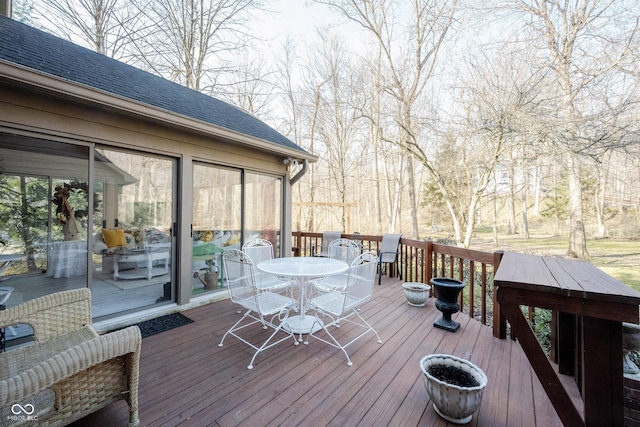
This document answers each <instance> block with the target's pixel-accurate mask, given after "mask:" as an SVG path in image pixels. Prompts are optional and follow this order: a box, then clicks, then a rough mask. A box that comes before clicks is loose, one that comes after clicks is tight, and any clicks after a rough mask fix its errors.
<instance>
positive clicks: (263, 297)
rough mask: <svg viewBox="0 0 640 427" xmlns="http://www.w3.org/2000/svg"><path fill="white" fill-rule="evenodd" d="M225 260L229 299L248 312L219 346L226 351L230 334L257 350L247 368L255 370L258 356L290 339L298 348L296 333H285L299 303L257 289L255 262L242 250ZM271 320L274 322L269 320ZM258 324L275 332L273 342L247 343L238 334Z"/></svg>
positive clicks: (226, 253)
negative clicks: (254, 364) (291, 313)
mask: <svg viewBox="0 0 640 427" xmlns="http://www.w3.org/2000/svg"><path fill="white" fill-rule="evenodd" d="M222 259H223V262H224V265H225V271H226V272H227V276H226V280H227V287H228V290H229V297H230V298H231V301H233V302H235V303H236V304H239V305H240V306H242V307H244V308H245V309H246V310H247V311H246V312H245V313H244V315H243V316H242V318H240V320H238V321H237V322H236V323H235V324H234V325H233V326H232V327H231V328H230V329H229V330H228V331H227V332H226V333H225V334H224V336H223V337H222V339H221V340H220V343H219V344H218V346H219V347H222V346H223V345H224V340H225V338H226V337H227V335H229V334H230V335H233V336H234V337H236V338H238V339H239V340H240V341H242V342H243V343H245V344H247V345H248V346H250V347H251V348H253V349H254V350H256V352H255V353H254V355H253V357H252V358H251V362H250V363H249V365H248V366H247V369H253V362H254V361H255V359H256V356H258V353H260V352H262V351H265V350H267V349H269V348H271V347H273V346H274V345H277V344H279V343H281V342H283V341H285V340H287V339H289V338H291V339H292V340H293V344H294V345H298V340H296V338H295V337H294V335H293V333H291V332H288V331H286V330H285V329H283V326H284V325H285V324H286V322H287V319H288V318H289V310H290V309H291V308H293V307H294V306H295V305H296V301H295V300H294V299H292V298H289V297H287V296H285V295H282V294H278V293H275V292H271V291H269V290H262V291H261V290H259V289H258V288H257V287H256V281H255V279H256V277H255V271H254V266H253V263H252V262H251V258H249V256H248V255H247V254H245V253H244V252H242V251H241V250H238V249H232V250H230V251H227V252H225V254H224V256H223V258H222ZM269 316H270V317H271V319H270V320H267V319H268V318H269ZM247 322H248V323H247ZM258 323H259V324H262V327H263V329H268V328H271V329H273V332H272V333H271V335H269V338H267V340H266V341H264V342H263V343H262V344H261V345H259V346H258V345H255V344H253V343H251V342H249V341H247V340H245V339H244V338H242V337H241V336H240V335H239V334H238V333H239V332H240V331H241V330H243V329H245V328H248V327H250V326H251V325H255V324H258ZM279 332H282V334H284V336H283V337H281V338H278V339H277V340H274V337H275V336H276V335H277V334H278V333H279Z"/></svg>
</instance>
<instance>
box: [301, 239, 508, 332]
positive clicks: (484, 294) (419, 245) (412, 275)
mask: <svg viewBox="0 0 640 427" xmlns="http://www.w3.org/2000/svg"><path fill="white" fill-rule="evenodd" d="M342 237H343V238H346V239H351V240H355V241H357V242H358V243H359V244H360V245H361V246H362V249H363V250H365V251H373V252H376V253H377V252H378V251H379V249H380V244H381V242H382V236H375V235H364V234H357V233H356V234H342ZM292 238H293V241H292V246H293V252H294V254H295V255H296V256H311V255H312V254H313V252H314V248H316V247H318V248H319V247H320V246H321V244H322V233H308V232H302V231H296V232H294V233H293V235H292ZM501 255H502V252H495V253H492V252H482V251H476V250H471V249H463V248H459V247H456V246H449V245H445V244H440V243H435V242H433V241H431V240H414V239H408V238H404V237H403V238H401V239H400V245H399V248H398V261H399V263H398V266H399V269H400V276H401V277H402V279H403V280H404V281H405V282H421V283H426V284H429V282H430V280H431V278H433V277H449V278H453V279H458V280H461V281H462V282H464V283H465V284H466V285H467V286H466V287H465V289H464V291H463V292H461V293H460V307H461V311H462V312H464V313H466V314H468V315H470V316H471V317H473V318H474V319H476V320H478V321H480V322H482V323H483V324H485V325H489V326H493V328H494V335H496V336H500V337H502V338H504V337H505V336H506V333H505V332H504V331H503V330H502V329H501V326H500V325H501V324H503V323H504V322H502V323H501V322H499V319H496V320H497V321H498V322H497V324H494V321H493V318H494V316H495V315H496V313H494V311H497V310H494V307H497V306H496V305H495V304H494V302H495V301H494V288H493V276H494V273H495V271H497V269H498V265H499V264H500V257H501ZM389 272H390V274H391V275H394V274H395V272H396V271H395V269H389ZM432 292H433V290H432ZM501 332H502V333H501Z"/></svg>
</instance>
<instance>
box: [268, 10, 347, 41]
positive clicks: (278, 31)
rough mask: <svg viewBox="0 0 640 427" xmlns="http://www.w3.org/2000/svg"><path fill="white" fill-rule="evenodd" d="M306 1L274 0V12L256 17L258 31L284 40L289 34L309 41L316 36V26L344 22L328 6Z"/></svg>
mask: <svg viewBox="0 0 640 427" xmlns="http://www.w3.org/2000/svg"><path fill="white" fill-rule="evenodd" d="M306 3H307V1H305V0H272V2H271V8H270V9H271V10H273V11H274V12H273V13H271V14H261V15H259V16H257V17H256V18H257V19H256V31H258V32H259V33H260V34H264V36H265V37H267V38H276V39H279V40H283V39H284V38H285V37H286V35H288V34H289V35H292V36H295V37H296V39H298V41H308V40H309V38H310V37H313V36H314V34H315V27H320V26H323V25H325V24H336V23H339V22H342V19H341V18H340V17H339V16H338V15H337V14H336V13H334V12H332V11H330V10H329V8H328V7H327V6H324V5H318V4H311V5H306Z"/></svg>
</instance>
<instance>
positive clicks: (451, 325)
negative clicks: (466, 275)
mask: <svg viewBox="0 0 640 427" xmlns="http://www.w3.org/2000/svg"><path fill="white" fill-rule="evenodd" d="M431 284H432V285H433V286H434V288H435V290H436V297H437V300H436V308H437V309H438V310H440V311H441V312H442V317H441V318H440V319H438V320H437V321H436V322H434V324H433V326H435V327H436V328H440V329H444V330H446V331H450V332H455V331H457V330H458V328H459V327H460V323H458V322H455V321H453V320H451V315H452V314H454V313H457V312H458V311H459V310H460V304H458V295H460V291H461V290H462V289H463V288H464V283H463V282H461V281H460V280H456V279H449V278H447V277H435V278H433V279H431Z"/></svg>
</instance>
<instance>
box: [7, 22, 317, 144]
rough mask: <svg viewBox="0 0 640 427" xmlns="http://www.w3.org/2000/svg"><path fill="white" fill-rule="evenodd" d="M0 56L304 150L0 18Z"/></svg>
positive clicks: (208, 101) (194, 97) (257, 125)
mask: <svg viewBox="0 0 640 427" xmlns="http://www.w3.org/2000/svg"><path fill="white" fill-rule="evenodd" d="M0 59H1V60H5V61H7V62H12V63H15V64H19V65H22V66H24V67H28V68H32V69H34V70H37V71H40V72H43V73H46V74H50V75H53V76H57V77H60V78H63V79H66V80H69V81H71V82H75V83H79V84H82V85H86V86H89V87H92V88H96V89H100V90H102V91H105V92H108V93H112V94H114V95H118V96H120V97H123V98H127V99H130V100H133V101H137V102H141V103H144V104H148V105H150V106H153V107H157V108H161V109H164V110H167V111H170V112H173V113H177V114H180V115H182V116H186V117H189V118H192V119H197V120H200V121H203V122H206V123H209V124H212V125H216V126H220V127H224V128H227V129H230V130H233V131H236V132H240V133H243V134H246V135H249V136H253V137H256V138H259V139H262V140H266V141H269V142H272V143H275V144H278V145H281V146H284V147H288V148H292V149H295V150H300V151H301V152H305V150H304V149H302V148H301V147H300V146H298V145H297V144H295V143H294V142H293V141H291V140H290V139H288V138H286V137H285V136H283V135H282V134H280V133H279V132H278V131H276V130H275V129H273V128H271V127H270V126H269V125H267V124H266V123H264V122H263V121H261V120H259V119H257V118H255V117H253V116H251V115H250V114H248V113H246V112H245V111H242V110H241V109H239V108H236V107H234V106H232V105H230V104H227V103H226V102H223V101H220V100H219V99H216V98H212V97H210V96H207V95H205V94H203V93H200V92H197V91H194V90H192V89H189V88H187V87H184V86H181V85H179V84H177V83H174V82H171V81H169V80H166V79H163V78H161V77H158V76H156V75H153V74H151V73H149V72H146V71H143V70H140V69H138V68H135V67H133V66H131V65H128V64H125V63H123V62H120V61H117V60H115V59H113V58H109V57H107V56H104V55H102V54H99V53H97V52H94V51H92V50H89V49H86V48H84V47H82V46H78V45H76V44H73V43H71V42H69V41H66V40H63V39H61V38H58V37H56V36H53V35H51V34H48V33H46V32H43V31H40V30H38V29H35V28H32V27H29V26H28V25H25V24H22V23H20V22H17V21H14V20H13V19H10V18H7V17H5V16H0Z"/></svg>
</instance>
